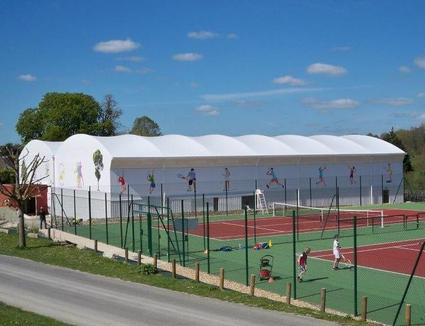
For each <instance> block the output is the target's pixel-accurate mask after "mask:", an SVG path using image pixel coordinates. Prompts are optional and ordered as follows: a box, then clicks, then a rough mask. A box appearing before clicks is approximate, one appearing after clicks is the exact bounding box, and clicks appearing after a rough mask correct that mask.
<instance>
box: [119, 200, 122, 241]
mask: <svg viewBox="0 0 425 326" xmlns="http://www.w3.org/2000/svg"><path fill="white" fill-rule="evenodd" d="M119 204H120V243H121V248H122V196H121V194H120V196H119Z"/></svg>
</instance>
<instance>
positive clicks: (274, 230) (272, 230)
mask: <svg viewBox="0 0 425 326" xmlns="http://www.w3.org/2000/svg"><path fill="white" fill-rule="evenodd" d="M222 224H226V225H233V226H240V227H243V228H245V225H239V224H235V223H229V222H223V223H222ZM248 228H251V229H254V228H255V227H254V226H248ZM256 228H257V230H258V229H262V230H267V231H270V232H282V230H276V229H269V228H262V227H258V226H257V227H256Z"/></svg>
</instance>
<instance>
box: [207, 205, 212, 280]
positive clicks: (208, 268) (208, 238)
mask: <svg viewBox="0 0 425 326" xmlns="http://www.w3.org/2000/svg"><path fill="white" fill-rule="evenodd" d="M207 271H208V274H210V273H211V261H210V203H209V202H208V201H207Z"/></svg>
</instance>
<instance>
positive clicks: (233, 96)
mask: <svg viewBox="0 0 425 326" xmlns="http://www.w3.org/2000/svg"><path fill="white" fill-rule="evenodd" d="M323 90H327V89H326V88H301V87H297V88H278V89H271V90H265V91H254V92H244V93H225V94H204V95H201V98H202V99H203V100H204V101H229V100H237V99H244V98H251V97H268V96H275V95H284V94H293V93H306V92H317V91H323Z"/></svg>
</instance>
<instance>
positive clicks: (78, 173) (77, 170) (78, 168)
mask: <svg viewBox="0 0 425 326" xmlns="http://www.w3.org/2000/svg"><path fill="white" fill-rule="evenodd" d="M75 177H76V179H77V180H76V181H77V188H81V187H82V186H84V179H83V165H82V164H81V162H77V164H76V166H75Z"/></svg>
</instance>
